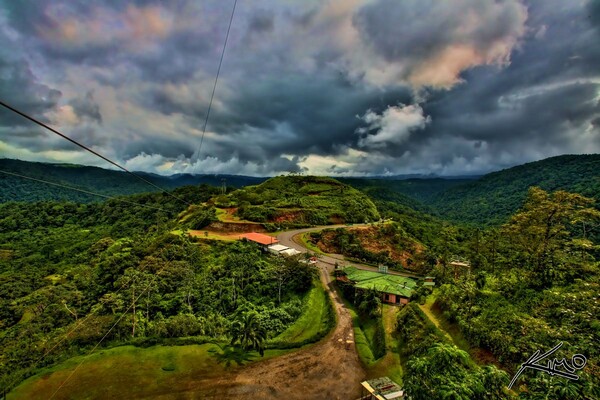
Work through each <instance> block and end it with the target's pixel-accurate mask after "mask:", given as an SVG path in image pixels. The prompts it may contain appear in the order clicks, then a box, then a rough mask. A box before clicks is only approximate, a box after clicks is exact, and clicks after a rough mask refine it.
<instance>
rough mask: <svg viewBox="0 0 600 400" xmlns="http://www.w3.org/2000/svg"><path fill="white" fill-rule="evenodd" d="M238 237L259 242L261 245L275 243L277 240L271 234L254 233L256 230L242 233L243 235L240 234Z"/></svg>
mask: <svg viewBox="0 0 600 400" xmlns="http://www.w3.org/2000/svg"><path fill="white" fill-rule="evenodd" d="M240 238H244V239H247V240H250V241H251V242H256V243H260V244H263V245H268V244H275V243H278V242H279V241H278V240H277V239H276V238H274V237H273V236H269V235H263V234H262V233H256V232H252V233H244V234H243V235H240Z"/></svg>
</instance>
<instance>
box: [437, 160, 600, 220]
mask: <svg viewBox="0 0 600 400" xmlns="http://www.w3.org/2000/svg"><path fill="white" fill-rule="evenodd" d="M531 186H539V187H541V188H542V189H544V190H546V191H556V190H566V191H568V192H573V193H579V194H581V195H584V196H587V197H592V198H595V199H596V200H600V154H584V155H562V156H557V157H551V158H546V159H544V160H541V161H535V162H530V163H527V164H523V165H518V166H515V167H512V168H507V169H504V170H502V171H497V172H492V173H489V174H487V175H484V176H483V177H481V178H480V179H478V180H475V181H472V182H467V183H463V184H461V185H458V186H454V187H451V188H449V189H447V190H445V191H443V192H440V193H438V194H436V195H435V196H434V197H432V198H431V199H429V200H428V201H427V202H426V203H427V204H429V205H430V206H431V207H432V208H433V209H434V210H435V211H436V212H437V213H438V214H439V215H440V216H441V217H443V218H446V219H450V220H452V221H455V222H466V223H475V224H496V223H501V222H503V221H505V220H506V218H508V216H509V215H511V214H513V213H514V212H515V211H516V210H518V209H519V208H520V207H521V205H522V204H523V200H524V199H525V196H526V195H527V191H528V189H529V188H530V187H531ZM598 205H599V204H596V206H598Z"/></svg>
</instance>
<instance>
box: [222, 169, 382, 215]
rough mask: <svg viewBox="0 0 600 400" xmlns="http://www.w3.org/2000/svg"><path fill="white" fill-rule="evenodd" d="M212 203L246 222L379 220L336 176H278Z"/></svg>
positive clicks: (357, 193) (361, 196) (358, 194)
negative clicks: (235, 212) (227, 208)
mask: <svg viewBox="0 0 600 400" xmlns="http://www.w3.org/2000/svg"><path fill="white" fill-rule="evenodd" d="M215 204H216V205H217V206H220V207H237V215H238V216H239V217H240V218H242V219H245V220H248V221H255V222H270V223H278V224H288V225H289V224H309V225H325V224H331V223H348V222H365V221H374V220H378V219H379V218H380V217H379V213H378V211H377V208H376V207H375V205H374V204H373V202H372V201H371V200H370V199H369V197H367V195H365V194H364V193H362V192H360V191H358V190H357V189H354V188H353V187H351V186H348V185H345V184H343V183H341V182H339V181H337V180H335V179H332V178H325V177H314V176H278V177H274V178H271V179H269V180H267V181H265V182H263V183H261V184H260V185H257V186H248V187H245V188H243V189H240V190H236V191H234V192H232V193H231V194H229V195H228V196H224V195H223V196H219V197H217V198H216V199H215Z"/></svg>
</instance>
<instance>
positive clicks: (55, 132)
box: [0, 100, 191, 206]
mask: <svg viewBox="0 0 600 400" xmlns="http://www.w3.org/2000/svg"><path fill="white" fill-rule="evenodd" d="M0 105H1V106H3V107H4V108H7V109H9V110H10V111H12V112H14V113H16V114H19V115H20V116H22V117H23V118H26V119H28V120H30V121H31V122H33V123H35V124H37V125H39V126H41V127H42V128H45V129H47V130H49V131H50V132H52V133H54V134H56V135H58V136H60V137H62V138H63V139H65V140H68V141H69V142H71V143H73V144H75V145H76V146H79V147H81V148H82V149H84V150H86V151H89V152H90V153H92V154H94V155H95V156H97V157H100V158H101V159H103V160H104V161H106V162H108V163H110V164H112V165H114V166H115V167H117V168H119V169H121V170H123V171H125V172H127V173H128V174H130V175H133V176H135V177H136V178H137V179H139V180H141V181H142V182H145V183H147V184H148V185H150V186H153V187H154V188H156V189H158V190H160V191H161V192H163V193H166V194H167V195H169V196H171V197H173V198H175V199H177V200H179V201H182V202H184V203H185V204H187V205H188V206H189V205H191V204H190V203H188V202H187V201H185V200H183V199H181V198H179V197H177V196H175V195H174V194H172V193H170V192H168V191H167V190H165V189H163V188H161V187H160V186H158V185H156V184H154V183H152V182H150V181H149V180H147V179H145V178H144V177H142V176H140V175H138V174H136V173H134V172H131V171H130V170H128V169H127V168H125V167H123V166H122V165H120V164H118V163H116V162H114V161H112V160H111V159H109V158H108V157H105V156H103V155H102V154H100V153H98V152H96V151H94V150H92V149H90V148H89V147H87V146H86V145H84V144H81V143H79V142H78V141H76V140H74V139H71V138H70V137H68V136H67V135H65V134H63V133H60V132H59V131H57V130H56V129H54V128H51V127H50V126H48V125H46V124H45V123H43V122H41V121H40V120H38V119H36V118H34V117H32V116H30V115H28V114H26V113H24V112H23V111H20V110H17V109H16V108H14V107H12V106H10V105H8V104H6V103H5V102H3V101H2V100H0Z"/></svg>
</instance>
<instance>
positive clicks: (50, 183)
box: [0, 170, 166, 211]
mask: <svg viewBox="0 0 600 400" xmlns="http://www.w3.org/2000/svg"><path fill="white" fill-rule="evenodd" d="M0 173H2V174H5V175H11V176H16V177H18V178H22V179H29V180H31V181H36V182H41V183H45V184H47V185H52V186H58V187H61V188H65V189H69V190H75V191H77V192H82V193H86V194H91V195H93V196H98V197H104V198H105V199H109V200H115V201H120V202H122V203H127V204H132V205H136V206H140V207H146V208H152V209H154V210H159V211H166V210H165V209H163V208H160V207H153V206H148V205H146V204H140V203H136V202H134V201H128V200H125V199H120V198H118V197H112V196H107V195H105V194H100V193H95V192H90V191H88V190H83V189H79V188H75V187H72V186H67V185H63V184H60V183H54V182H48V181H45V180H43V179H37V178H32V177H30V176H25V175H21V174H16V173H14V172H8V171H3V170H0Z"/></svg>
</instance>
